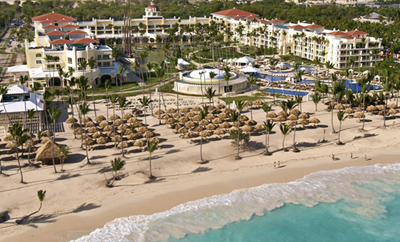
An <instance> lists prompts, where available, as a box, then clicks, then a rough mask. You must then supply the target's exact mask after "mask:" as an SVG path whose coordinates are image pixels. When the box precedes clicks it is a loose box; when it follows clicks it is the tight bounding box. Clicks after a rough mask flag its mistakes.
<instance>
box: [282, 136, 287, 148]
mask: <svg viewBox="0 0 400 242" xmlns="http://www.w3.org/2000/svg"><path fill="white" fill-rule="evenodd" d="M285 138H286V135H284V136H283V141H282V148H283V151H285Z"/></svg>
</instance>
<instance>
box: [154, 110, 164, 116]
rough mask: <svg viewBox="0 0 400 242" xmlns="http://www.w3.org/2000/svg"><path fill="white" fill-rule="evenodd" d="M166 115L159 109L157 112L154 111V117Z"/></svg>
mask: <svg viewBox="0 0 400 242" xmlns="http://www.w3.org/2000/svg"><path fill="white" fill-rule="evenodd" d="M160 113H161V114H164V111H163V110H160V109H157V110H156V111H154V115H159V114H160Z"/></svg>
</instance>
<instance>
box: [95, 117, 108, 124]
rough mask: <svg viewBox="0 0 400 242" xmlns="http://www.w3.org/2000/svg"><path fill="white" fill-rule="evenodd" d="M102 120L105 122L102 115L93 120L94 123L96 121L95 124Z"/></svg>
mask: <svg viewBox="0 0 400 242" xmlns="http://www.w3.org/2000/svg"><path fill="white" fill-rule="evenodd" d="M103 120H106V117H104V116H103V115H99V116H97V117H95V118H94V121H96V122H97V123H100V122H101V121H103Z"/></svg>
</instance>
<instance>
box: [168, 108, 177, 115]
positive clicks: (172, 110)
mask: <svg viewBox="0 0 400 242" xmlns="http://www.w3.org/2000/svg"><path fill="white" fill-rule="evenodd" d="M175 112H176V110H175V109H174V108H168V109H167V113H171V114H172V113H175Z"/></svg>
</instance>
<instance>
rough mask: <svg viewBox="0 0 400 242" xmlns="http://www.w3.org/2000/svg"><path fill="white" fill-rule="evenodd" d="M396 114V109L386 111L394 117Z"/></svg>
mask: <svg viewBox="0 0 400 242" xmlns="http://www.w3.org/2000/svg"><path fill="white" fill-rule="evenodd" d="M396 113H398V111H397V110H396V109H394V108H391V109H390V110H389V111H388V114H391V115H395V114H396Z"/></svg>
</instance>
